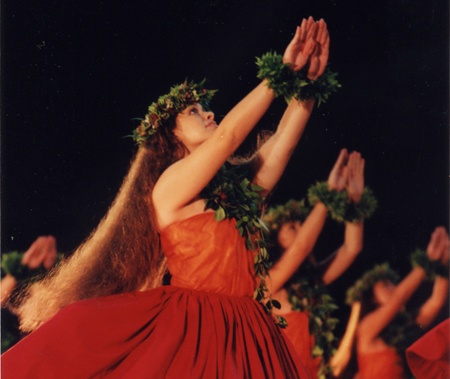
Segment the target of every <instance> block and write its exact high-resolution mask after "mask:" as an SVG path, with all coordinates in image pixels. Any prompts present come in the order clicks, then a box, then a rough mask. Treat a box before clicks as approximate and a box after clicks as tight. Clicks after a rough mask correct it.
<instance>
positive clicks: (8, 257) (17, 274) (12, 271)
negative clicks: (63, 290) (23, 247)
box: [2, 251, 45, 281]
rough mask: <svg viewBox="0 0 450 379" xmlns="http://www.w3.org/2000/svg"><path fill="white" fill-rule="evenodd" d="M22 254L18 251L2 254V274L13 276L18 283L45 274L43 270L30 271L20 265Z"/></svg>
mask: <svg viewBox="0 0 450 379" xmlns="http://www.w3.org/2000/svg"><path fill="white" fill-rule="evenodd" d="M23 254H24V253H19V252H18V251H12V252H10V253H5V254H2V272H4V273H5V274H9V275H11V276H13V277H14V278H15V279H16V280H18V281H21V280H26V279H30V278H32V277H34V276H36V275H39V274H42V273H44V272H45V269H43V268H38V269H36V270H31V269H30V268H28V267H27V266H24V265H22V258H23Z"/></svg>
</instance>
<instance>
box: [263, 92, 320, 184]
mask: <svg viewBox="0 0 450 379" xmlns="http://www.w3.org/2000/svg"><path fill="white" fill-rule="evenodd" d="M313 107H314V101H313V100H307V101H305V102H300V101H298V100H295V99H293V100H291V102H290V103H289V105H288V107H287V109H286V111H285V112H284V114H283V117H282V119H281V121H280V123H279V125H278V128H277V130H276V132H275V133H274V134H273V136H272V137H270V139H269V140H268V141H267V142H266V143H265V144H264V145H263V146H262V147H261V148H260V150H259V152H258V156H259V157H258V159H259V160H260V167H259V169H258V172H257V173H256V176H255V182H256V183H257V184H259V185H260V186H261V187H263V188H266V189H268V190H271V189H272V188H273V187H274V186H275V185H276V183H277V182H278V180H279V179H280V177H281V175H282V174H283V172H284V170H285V168H286V166H287V164H288V162H289V159H290V158H291V156H292V154H293V152H294V150H295V148H296V146H297V144H298V141H299V140H300V138H301V136H302V134H303V132H304V130H305V127H306V125H307V123H308V120H309V118H310V116H311V113H312V110H313Z"/></svg>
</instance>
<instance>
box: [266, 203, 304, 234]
mask: <svg viewBox="0 0 450 379" xmlns="http://www.w3.org/2000/svg"><path fill="white" fill-rule="evenodd" d="M309 211H310V209H309V207H308V206H307V205H306V204H305V200H304V199H302V200H294V199H290V200H289V201H287V202H286V203H285V204H280V205H275V206H273V207H270V208H269V209H268V210H267V212H266V214H265V215H264V216H263V219H262V220H263V222H264V224H265V225H266V227H267V229H268V230H269V231H270V233H278V232H279V231H280V228H281V226H282V225H283V224H285V223H287V222H292V221H294V222H295V221H300V222H303V221H304V220H305V219H306V216H308V213H309Z"/></svg>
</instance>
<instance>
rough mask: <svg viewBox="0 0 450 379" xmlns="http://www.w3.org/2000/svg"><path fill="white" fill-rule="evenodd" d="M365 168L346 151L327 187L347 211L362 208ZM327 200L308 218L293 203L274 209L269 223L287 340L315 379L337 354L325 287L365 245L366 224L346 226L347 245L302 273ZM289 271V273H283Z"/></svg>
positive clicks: (273, 280) (273, 276)
mask: <svg viewBox="0 0 450 379" xmlns="http://www.w3.org/2000/svg"><path fill="white" fill-rule="evenodd" d="M364 164H365V162H364V159H363V158H362V157H361V155H360V154H359V153H358V152H352V153H351V154H348V152H347V150H346V149H342V150H341V152H340V154H339V157H338V159H337V161H336V163H335V165H334V167H333V169H332V171H331V172H330V175H329V177H328V180H327V183H326V191H329V193H330V196H332V195H331V194H333V193H334V194H336V195H338V196H339V195H340V194H342V195H344V196H343V197H342V199H343V200H345V201H346V203H347V204H348V205H351V204H354V205H356V206H357V205H358V204H359V203H360V200H361V198H362V196H363V193H364ZM318 185H319V184H317V185H316V186H314V187H316V188H317V187H318ZM314 187H312V189H313V188H314ZM344 189H345V191H343V190H344ZM310 192H311V191H310ZM366 195H367V191H366ZM366 197H367V196H366ZM323 200H324V201H318V202H317V203H316V204H315V206H314V207H313V209H312V210H311V212H310V213H309V214H308V216H307V217H305V213H306V210H305V209H302V207H301V206H300V204H299V203H298V202H294V201H289V202H288V203H287V204H286V205H285V206H278V207H272V208H271V209H270V210H269V212H268V213H267V215H266V216H265V218H264V220H265V222H266V224H267V225H268V228H269V230H270V231H271V238H272V240H275V241H277V245H276V246H275V247H274V249H272V252H271V259H272V260H273V261H274V265H273V267H272V268H271V269H270V270H269V275H270V279H269V282H270V284H271V286H270V288H271V291H272V293H273V298H274V299H275V300H277V301H278V302H279V303H280V304H281V309H280V310H279V311H277V312H278V313H279V314H280V315H282V316H283V317H284V318H285V319H286V320H287V324H288V326H287V328H286V334H287V336H288V337H289V339H290V340H291V342H292V343H293V344H294V346H295V348H296V350H297V352H298V353H299V355H300V357H301V358H302V361H303V362H304V364H305V366H306V367H307V369H308V371H309V372H310V375H311V377H313V378H318V377H324V375H327V373H328V372H329V370H328V368H327V363H328V360H329V359H330V356H331V354H332V351H333V349H334V348H333V344H332V342H333V341H331V340H330V338H328V337H327V338H324V336H325V335H326V334H328V336H331V335H332V331H333V329H334V326H335V319H331V315H330V312H331V311H332V310H333V309H334V307H335V305H334V304H333V303H332V301H328V302H326V301H324V300H323V299H325V297H324V296H326V299H328V298H329V295H328V293H327V291H326V290H325V286H326V285H328V284H330V283H331V282H333V281H334V280H336V279H337V278H338V277H339V276H340V275H342V273H344V272H345V270H346V269H347V268H348V267H349V266H350V265H351V264H352V262H353V261H354V260H355V258H356V257H357V256H358V254H359V252H360V251H361V250H362V245H363V225H364V224H363V220H352V221H353V222H345V232H344V242H343V244H342V245H341V246H340V247H339V248H338V249H337V250H336V252H335V253H334V254H333V255H332V256H331V257H329V258H327V259H326V260H325V261H323V262H320V263H316V262H315V261H314V260H313V259H311V260H310V261H309V262H305V263H304V264H303V265H302V267H300V270H299V271H297V270H298V268H299V266H300V265H301V264H302V263H303V262H304V260H305V259H306V258H307V257H308V255H309V254H310V252H311V251H312V249H313V247H314V245H315V243H316V241H317V238H318V236H319V234H320V232H321V231H322V229H323V226H324V223H325V220H326V218H327V215H328V208H327V205H326V203H327V202H326V201H325V199H323ZM302 213H303V214H302ZM310 258H312V257H310ZM306 263H307V264H306ZM286 266H287V267H289V270H285V269H284V267H286ZM296 271H297V272H296ZM319 308H320V309H319ZM317 318H319V319H320V321H319V322H320V325H317V321H316V320H317ZM310 330H311V331H312V332H313V334H312V335H310V332H309V331H310ZM305 341H309V343H305Z"/></svg>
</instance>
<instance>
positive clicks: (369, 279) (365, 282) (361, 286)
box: [346, 262, 399, 305]
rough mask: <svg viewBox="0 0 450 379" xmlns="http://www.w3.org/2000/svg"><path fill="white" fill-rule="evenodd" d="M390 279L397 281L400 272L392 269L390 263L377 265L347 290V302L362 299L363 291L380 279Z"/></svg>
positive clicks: (351, 302) (350, 302) (393, 281)
mask: <svg viewBox="0 0 450 379" xmlns="http://www.w3.org/2000/svg"><path fill="white" fill-rule="evenodd" d="M385 280H386V281H390V282H392V283H397V282H398V280H399V276H398V274H397V273H396V272H395V271H394V270H392V269H391V268H390V266H389V263H387V262H386V263H383V264H380V265H376V266H375V267H374V268H373V269H372V270H369V271H367V272H366V273H365V274H364V275H363V276H362V277H361V278H360V279H358V280H357V281H356V282H355V284H354V285H353V287H350V288H349V289H348V290H347V299H346V302H347V304H349V305H351V304H353V303H355V302H357V301H361V300H362V296H363V293H364V292H365V291H367V290H369V289H370V288H372V287H373V286H374V285H375V284H376V283H377V282H379V281H385Z"/></svg>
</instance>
